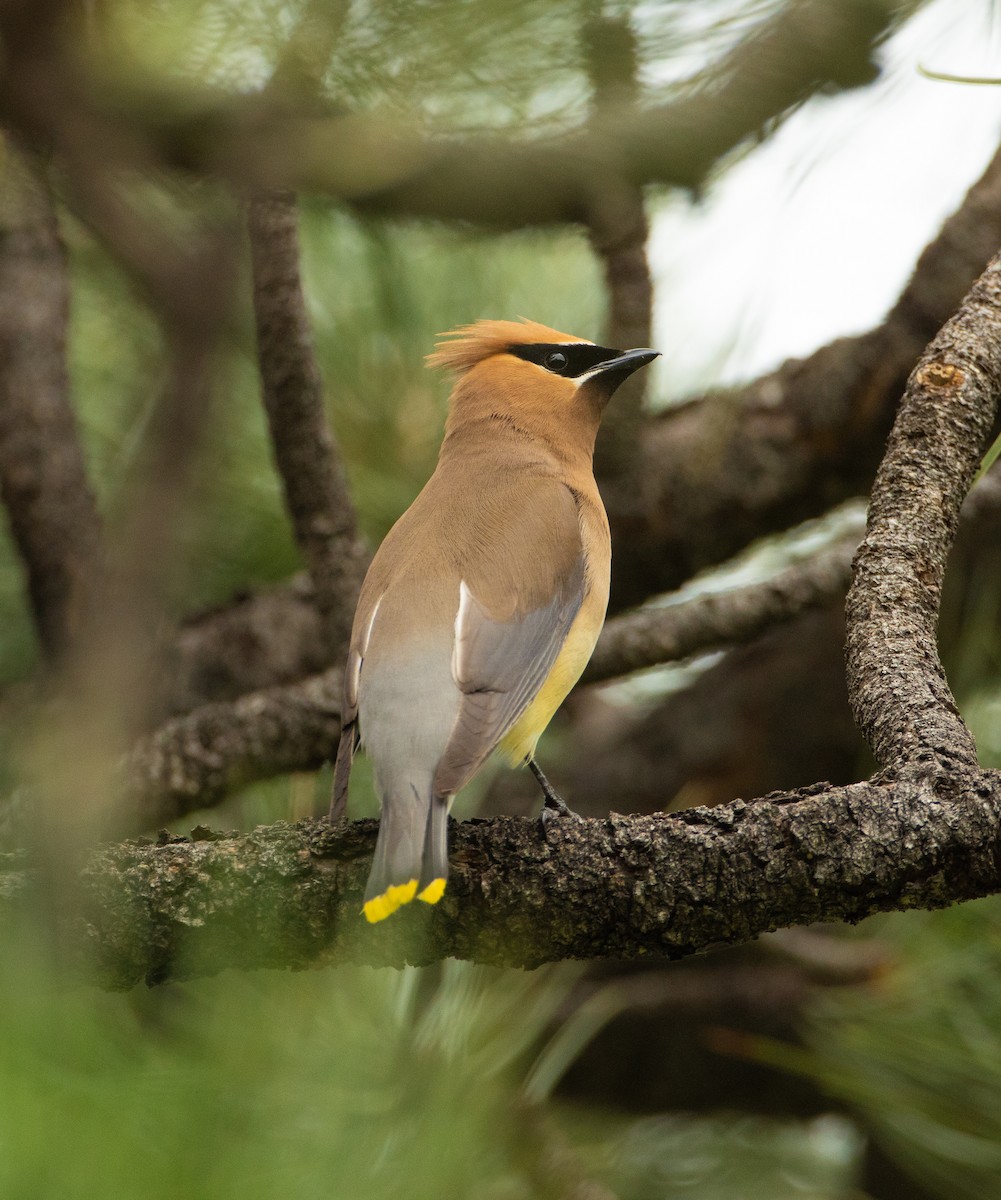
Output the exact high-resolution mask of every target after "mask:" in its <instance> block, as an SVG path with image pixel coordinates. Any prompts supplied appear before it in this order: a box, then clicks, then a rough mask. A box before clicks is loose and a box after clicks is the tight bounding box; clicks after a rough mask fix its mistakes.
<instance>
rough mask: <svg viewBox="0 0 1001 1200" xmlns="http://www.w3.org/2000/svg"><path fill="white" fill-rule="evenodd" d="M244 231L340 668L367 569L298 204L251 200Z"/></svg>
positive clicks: (270, 401)
mask: <svg viewBox="0 0 1001 1200" xmlns="http://www.w3.org/2000/svg"><path fill="white" fill-rule="evenodd" d="M247 227H248V230H249V233H250V258H251V264H252V268H253V281H254V284H253V292H254V317H255V322H256V329H257V353H258V359H259V363H260V373H261V386H262V391H263V393H264V406H265V409H266V410H267V414H268V426H269V429H270V432H271V444H272V447H273V449H274V455H275V462H276V464H277V466H278V470H279V473H280V474H281V478H282V484H283V487H284V490H285V501H286V504H287V506H288V510H289V515H290V517H291V519H292V527H293V529H294V530H295V536H296V541H297V542H298V543H299V547H300V549H301V550H302V554H303V558H304V559H305V560H306V563H307V565H308V567H309V573H310V576H311V578H312V581H313V597H314V601H315V604H316V607H317V609H318V611H319V613H320V619H321V621H322V622H323V628H324V634H325V640H326V643H327V647H328V655H329V659H328V661H334V660H335V659H339V658H340V657H341V656H342V654H343V653H344V650H345V647H346V646H347V641H348V637H349V635H350V633H351V619H352V616H353V614H354V606H355V601H356V599H357V595H358V589H359V588H360V587H361V580H362V576H363V574H364V569H365V551H364V547H363V546H362V543H361V540H360V538H359V534H358V523H357V519H356V517H355V509H354V502H353V501H352V499H351V495H350V493H349V491H348V486H347V479H346V478H345V475H344V469H343V467H342V466H341V461H340V454H339V452H338V449H337V447H336V445H335V444H334V439H333V435H332V434H331V432H330V428H329V426H328V424H327V419H326V414H325V412H324V407H323V381H322V379H321V377H320V368H319V366H318V365H317V362H316V355H315V353H314V350H313V339H312V334H311V331H310V328H309V321H308V318H307V316H306V302H305V298H304V296H303V293H302V283H301V280H300V278H299V239H298V232H297V217H296V202H295V197H294V196H292V195H290V194H288V193H280V194H275V193H271V194H267V195H258V196H254V197H253V198H252V199H251V200H250V201H249V203H248V212H247Z"/></svg>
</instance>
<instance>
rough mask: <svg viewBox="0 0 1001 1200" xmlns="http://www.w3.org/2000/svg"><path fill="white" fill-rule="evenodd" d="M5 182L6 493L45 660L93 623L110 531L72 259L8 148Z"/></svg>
mask: <svg viewBox="0 0 1001 1200" xmlns="http://www.w3.org/2000/svg"><path fill="white" fill-rule="evenodd" d="M2 153H3V155H4V166H3V170H2V177H0V490H2V493H3V502H4V505H5V506H6V509H7V516H8V519H9V521H10V526H11V531H12V533H13V535H14V540H15V542H16V543H17V548H18V551H19V553H20V555H21V558H22V560H23V562H24V566H25V569H26V571H27V576H28V592H29V595H30V598H31V611H32V616H33V618H34V622H35V627H36V629H37V631H38V636H39V640H40V642H41V644H42V649H43V650H44V652H45V654H46V656H47V657H48V658H49V659H57V658H59V657H61V656H62V654H63V653H64V652H65V651H66V649H67V648H68V646H69V644H70V642H71V641H72V640H73V638H74V636H75V635H77V634H79V631H80V628H81V626H82V625H83V624H85V622H86V613H87V610H88V608H89V606H90V603H91V601H92V599H93V596H94V590H95V587H96V585H97V581H98V575H99V573H100V553H101V522H100V518H99V516H98V512H97V504H96V502H95V499H94V494H93V492H92V491H91V488H90V484H89V482H88V479H87V473H86V468H85V465H84V459H83V450H82V447H81V444H80V435H79V430H78V428H77V423H76V418H75V416H74V413H73V409H72V407H71V404H70V384H69V375H68V372H67V367H66V329H67V321H68V317H69V288H68V284H67V278H66V255H65V251H64V249H63V245H62V242H61V241H60V238H59V233H58V229H57V226H56V215H55V212H54V210H53V206H52V202H51V199H50V197H49V194H48V192H47V190H46V188H45V186H44V184H42V183H41V181H40V180H39V179H37V178H35V177H33V175H32V173H31V172H30V171H29V169H28V168H27V166H26V165H25V164H24V162H23V161H22V160H21V159H20V158H19V157H18V156H17V155H16V153H15V152H14V150H13V148H12V147H10V146H8V147H6V148H5V149H4V150H3V151H2Z"/></svg>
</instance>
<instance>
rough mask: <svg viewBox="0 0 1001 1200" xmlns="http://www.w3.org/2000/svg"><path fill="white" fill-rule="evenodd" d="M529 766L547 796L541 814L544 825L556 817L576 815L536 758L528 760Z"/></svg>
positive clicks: (540, 817) (543, 793) (540, 818)
mask: <svg viewBox="0 0 1001 1200" xmlns="http://www.w3.org/2000/svg"><path fill="white" fill-rule="evenodd" d="M528 766H529V768H530V770H531V772H532V774H533V775H534V776H535V778H536V779H537V780H538V781H539V787H540V788H542V795H543V796H544V797H545V799H544V802H543V805H542V812H541V813H540V814H539V820H540V821H541V822H542V827H543V829H545V827H546V826H547V825H548V824H549V822H550V821H552V820H554V819H555V818H556V817H575V816H577V814H576V813H575V812H574V810H573V809H572V808H571V807H570V805H569V804H567V802H566V801H565V800H564V799H563V797H562V796H561V795H560V794H559V792H558V791H557V790H556V789H555V788H554V787H553V785H552V784H551V783H550V782H549V780H548V779H547V778H546V776H545V775H544V774H543V771H542V768H541V767H540V766H539V764H538V763H537V762H536V761H535V759H534V758H530V759H529V760H528Z"/></svg>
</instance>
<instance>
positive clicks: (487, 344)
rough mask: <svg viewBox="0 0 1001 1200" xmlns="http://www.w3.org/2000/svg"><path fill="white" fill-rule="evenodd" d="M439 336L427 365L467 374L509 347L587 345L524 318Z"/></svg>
mask: <svg viewBox="0 0 1001 1200" xmlns="http://www.w3.org/2000/svg"><path fill="white" fill-rule="evenodd" d="M439 336H440V337H441V338H442V339H443V340H442V341H440V342H438V344H437V346H436V348H435V350H434V352H433V353H431V354H429V355H428V356H427V358H426V359H425V361H426V362H427V365H428V366H429V367H445V368H446V369H448V370H452V371H459V372H462V371H468V370H469V369H470V367H475V366H476V364H477V363H478V362H482V361H483V359H485V358H490V356H491V355H493V354H503V353H504V351H505V350H507V349H509V347H511V346H532V345H536V344H537V343H542V344H551V343H561V342H586V341H587V338H580V337H574V335H573V334H572V333H560V332H559V330H556V329H550V328H549V326H548V325H540V324H539V323H538V321H529V320H528V319H527V318H525V317H522V318H520V320H517V321H474V322H473V324H472V325H460V326H459V328H458V329H453V330H451V332H449V333H443V334H440V335H439Z"/></svg>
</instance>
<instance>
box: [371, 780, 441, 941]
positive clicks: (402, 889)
mask: <svg viewBox="0 0 1001 1200" xmlns="http://www.w3.org/2000/svg"><path fill="white" fill-rule="evenodd" d="M410 793H411V794H410V795H409V796H406V795H405V794H404V796H403V797H402V798H397V796H396V794H394V793H392V792H389V793H387V795H386V798H385V799H384V800H383V803H382V817H381V819H380V821H379V836H378V838H377V840H376V843H375V858H374V859H373V861H372V870H371V872H370V873H369V877H368V886H367V887H366V888H365V904H364V907H363V910H362V911H363V912H364V914H365V917H366V919H367V920H368V921H371V922H372V923H373V924H374V923H375V922H376V921H383V920H385V918H386V917H388V916H391V915H392V914H393V913H394V912H396V910H397V909H398V908H400V907H402V906H403V905H404V904H409V903H410V901H411V900H414V899H417V900H423V901H424V902H425V903H426V904H437V903H438V901H439V900H440V899H441V897H442V894H443V893H444V891H445V883H446V880H447V878H448V840H447V839H448V809H449V799H450V797H447V796H441V797H439V796H433V795H431V794H430V789H428V791H427V792H426V793H424V795H422V794H421V793H420V791H418V789H417V788H416V787H415V786H414V785H412V784H411V785H410Z"/></svg>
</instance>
